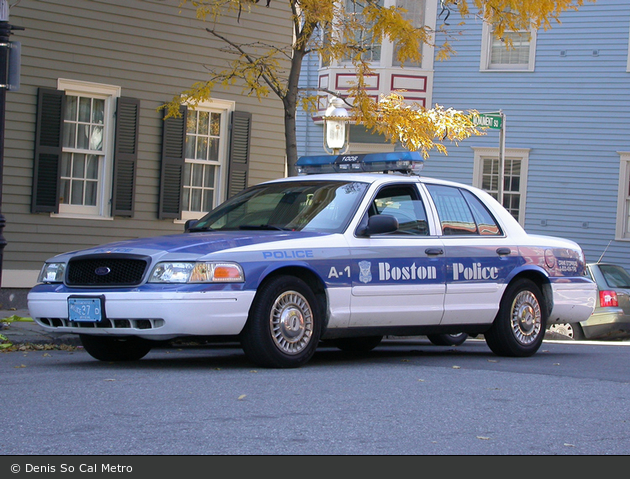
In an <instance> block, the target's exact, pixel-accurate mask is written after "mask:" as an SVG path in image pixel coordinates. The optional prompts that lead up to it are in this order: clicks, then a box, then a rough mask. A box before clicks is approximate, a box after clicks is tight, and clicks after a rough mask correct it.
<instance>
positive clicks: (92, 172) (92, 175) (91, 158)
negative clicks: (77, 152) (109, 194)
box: [85, 155, 98, 180]
mask: <svg viewBox="0 0 630 479" xmlns="http://www.w3.org/2000/svg"><path fill="white" fill-rule="evenodd" d="M85 177H86V178H89V179H91V180H96V179H98V156H96V155H88V157H87V167H86V174H85Z"/></svg>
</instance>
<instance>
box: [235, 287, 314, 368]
mask: <svg viewBox="0 0 630 479" xmlns="http://www.w3.org/2000/svg"><path fill="white" fill-rule="evenodd" d="M287 291H295V292H297V293H299V294H301V295H302V296H303V297H304V298H305V299H306V301H307V302H308V304H309V306H310V308H311V312H312V317H313V331H312V334H311V337H310V340H309V343H308V344H307V345H306V347H305V348H304V349H303V350H302V351H300V352H299V353H297V354H286V353H284V352H283V351H281V350H280V349H279V348H278V347H277V346H276V343H275V341H274V340H273V337H272V331H271V328H270V324H269V315H270V312H271V308H272V306H273V304H274V303H275V301H276V299H277V298H278V297H279V296H280V295H282V294H283V293H285V292H287ZM320 310H321V308H320V306H319V303H318V301H317V297H316V296H315V294H314V293H313V290H312V289H311V288H310V287H309V286H308V285H307V284H306V282H304V281H303V280H301V279H300V278H297V277H295V276H289V275H282V276H276V277H273V278H270V279H269V280H268V281H266V282H265V283H264V284H263V285H261V286H260V287H259V288H258V292H257V293H256V297H255V298H254V302H253V303H252V306H251V309H250V312H249V317H248V319H247V323H246V324H245V328H244V329H243V332H242V333H241V347H242V348H243V351H244V352H245V354H246V356H247V357H248V358H249V359H250V360H251V361H252V362H254V363H256V364H258V365H259V366H263V367H271V368H296V367H300V366H303V365H304V364H306V362H308V361H309V360H310V359H311V357H312V356H313V354H315V350H316V349H317V344H318V343H319V339H320V337H321V328H322V313H321V311H320Z"/></svg>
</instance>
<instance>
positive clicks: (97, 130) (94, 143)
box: [90, 126, 103, 151]
mask: <svg viewBox="0 0 630 479" xmlns="http://www.w3.org/2000/svg"><path fill="white" fill-rule="evenodd" d="M102 149H103V127H102V126H93V127H92V134H91V135H90V150H97V151H101V150H102Z"/></svg>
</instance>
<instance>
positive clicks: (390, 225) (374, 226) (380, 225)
mask: <svg viewBox="0 0 630 479" xmlns="http://www.w3.org/2000/svg"><path fill="white" fill-rule="evenodd" d="M397 229H398V220H397V219H396V218H395V217H394V216H392V215H374V216H370V218H369V219H368V222H367V225H366V226H365V227H363V228H360V229H359V230H358V231H357V235H358V236H372V235H378V234H384V233H393V232H394V231H396V230H397Z"/></svg>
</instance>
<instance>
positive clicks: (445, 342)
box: [427, 333, 468, 346]
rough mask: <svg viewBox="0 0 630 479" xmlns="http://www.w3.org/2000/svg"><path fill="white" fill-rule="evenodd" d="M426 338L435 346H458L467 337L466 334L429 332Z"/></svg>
mask: <svg viewBox="0 0 630 479" xmlns="http://www.w3.org/2000/svg"><path fill="white" fill-rule="evenodd" d="M427 338H429V341H431V342H432V343H433V344H435V345H436V346H459V345H460V344H464V342H465V341H466V340H467V339H468V334H466V333H456V334H429V335H427Z"/></svg>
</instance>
